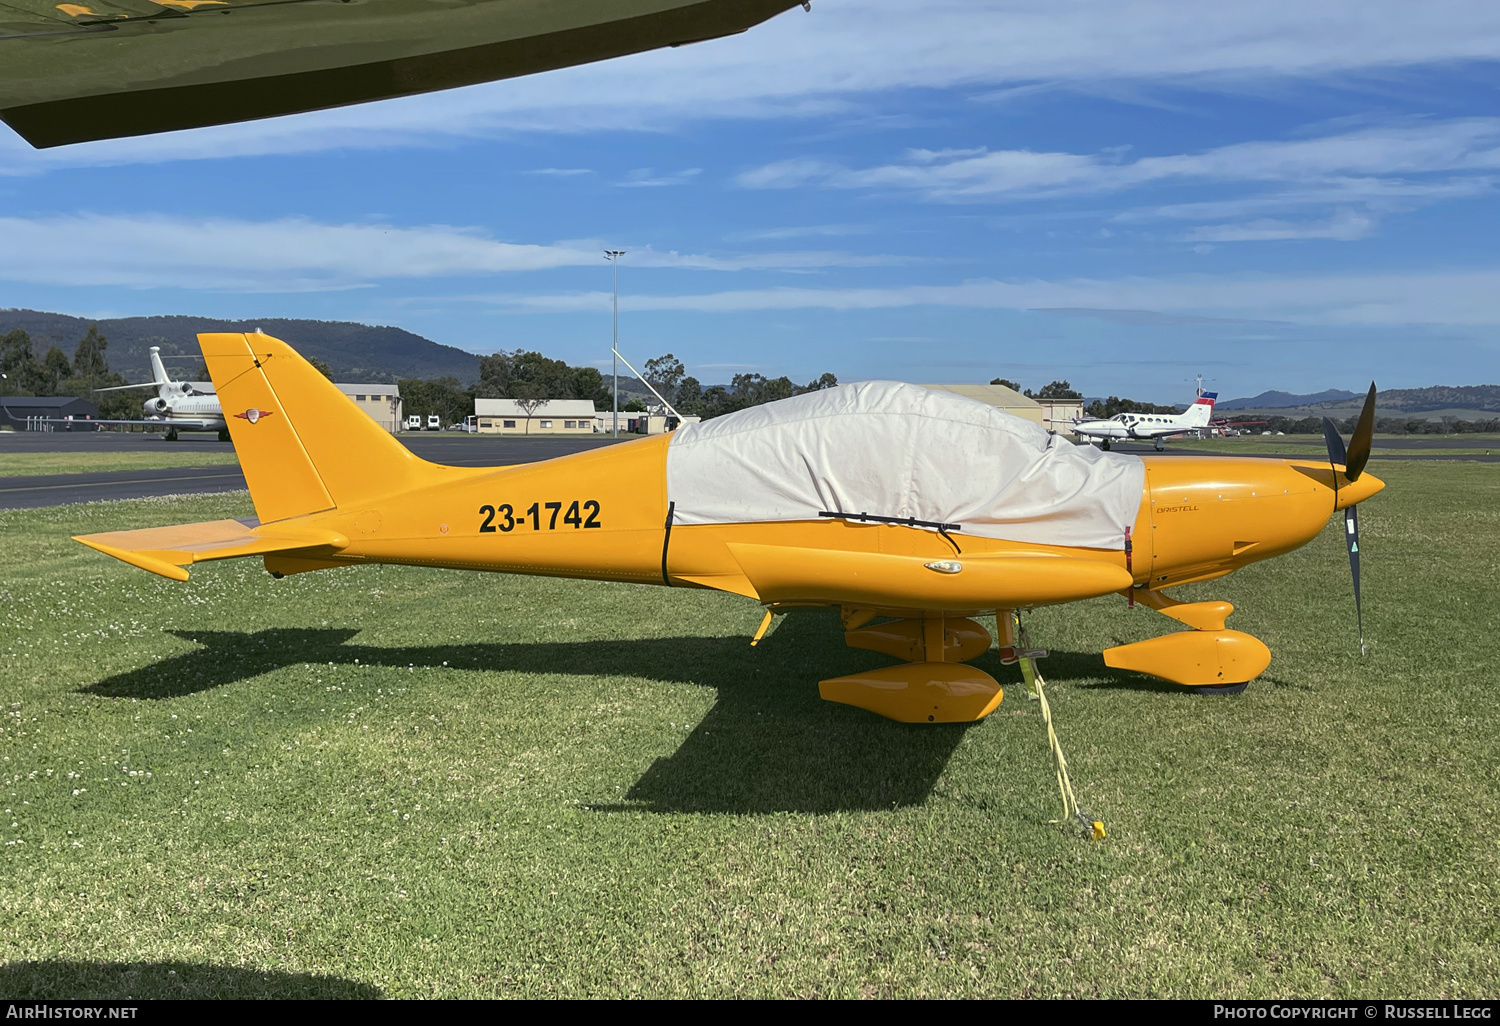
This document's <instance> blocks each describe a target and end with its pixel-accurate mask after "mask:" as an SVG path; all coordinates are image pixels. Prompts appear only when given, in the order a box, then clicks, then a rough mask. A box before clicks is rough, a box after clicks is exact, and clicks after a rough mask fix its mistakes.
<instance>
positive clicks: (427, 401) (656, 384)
mask: <svg viewBox="0 0 1500 1026" xmlns="http://www.w3.org/2000/svg"><path fill="white" fill-rule="evenodd" d="M643 374H644V376H645V380H646V381H647V382H648V383H649V384H650V385H651V387H653V388H655V389H656V391H657V392H659V393H660V394H661V396H662V398H664V399H666V400H667V402H669V403H671V404H672V407H673V408H674V409H676V410H677V411H678V412H679V413H681V414H683V415H684V416H697V417H702V418H703V419H704V420H708V419H709V418H711V417H719V416H722V415H724V414H726V413H733V412H735V411H736V410H744V409H748V408H749V407H751V406H759V405H761V404H762V403H769V402H774V401H775V400H777V399H786V398H789V397H790V396H794V395H801V394H803V393H804V392H816V391H820V390H821V389H825V388H832V387H833V386H834V385H837V384H838V383H839V382H838V378H836V377H834V376H833V375H832V374H824V375H822V376H821V377H819V378H817V379H815V380H813V381H810V382H808V383H807V384H805V385H799V384H797V383H795V382H793V381H792V379H791V378H788V377H785V376H783V377H779V378H768V377H766V376H765V375H763V374H736V375H734V377H733V378H732V379H731V380H730V382H729V384H727V385H708V386H704V385H703V384H702V383H701V382H700V381H699V380H698V379H697V378H695V377H692V376H691V375H689V374H688V373H687V368H686V367H684V366H683V364H682V361H681V360H679V359H677V357H675V356H673V355H672V354H671V353H667V354H666V355H664V356H658V357H656V358H655V359H653V360H647V361H646V364H645V369H644V371H643ZM397 384H398V385H399V386H400V389H401V405H402V409H403V410H404V411H405V413H407V414H408V415H410V414H416V415H418V416H421V417H427V416H429V415H431V414H434V413H435V414H437V415H438V416H440V417H442V418H443V422H444V423H449V424H451V423H457V422H458V421H461V420H463V419H464V418H465V417H467V416H469V415H470V414H472V413H473V412H474V400H475V399H515V400H517V401H519V402H521V403H522V404H531V403H535V404H537V405H538V406H541V404H542V403H544V402H545V401H546V400H549V399H587V400H589V401H590V402H592V403H593V404H594V409H595V410H597V411H600V412H603V411H607V410H609V409H611V408H612V407H613V392H612V389H611V387H610V385H611V381H610V379H609V378H608V377H606V376H605V375H604V374H603V373H601V372H600V371H599V370H598V369H597V368H595V367H573V366H569V365H568V364H567V363H566V362H565V361H563V360H554V359H551V358H549V357H546V356H543V355H542V354H541V353H538V352H534V351H530V350H523V349H516V350H511V351H505V350H501V351H500V352H498V353H495V354H494V355H493V356H484V357H481V358H480V360H479V381H478V382H476V383H475V384H474V385H472V386H470V387H468V388H465V387H464V386H463V385H462V384H460V383H459V380H458V379H457V378H452V377H443V378H402V379H400V381H398V382H397ZM621 398H622V401H621V403H620V410H621V412H623V413H640V412H644V411H645V410H646V408H647V406H648V403H649V404H650V405H655V402H654V400H643V399H641V398H640V397H638V396H630V397H628V398H627V397H624V396H622V397H621Z"/></svg>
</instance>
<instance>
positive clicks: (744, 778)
mask: <svg viewBox="0 0 1500 1026" xmlns="http://www.w3.org/2000/svg"><path fill="white" fill-rule="evenodd" d="M1377 472H1378V473H1379V474H1380V475H1381V476H1382V477H1383V478H1385V479H1386V480H1387V481H1388V482H1389V485H1390V487H1389V488H1388V489H1387V491H1386V492H1385V493H1383V494H1381V495H1379V496H1377V497H1375V498H1374V499H1372V500H1370V501H1369V502H1367V503H1366V504H1365V505H1364V507H1363V508H1362V509H1361V521H1362V527H1363V532H1364V539H1363V543H1364V544H1363V548H1364V567H1365V599H1366V610H1365V624H1366V634H1367V636H1368V638H1369V640H1370V654H1369V656H1368V657H1366V658H1361V657H1360V656H1359V653H1358V646H1357V644H1356V641H1355V634H1354V611H1353V606H1352V599H1351V596H1350V589H1349V582H1348V569H1347V566H1346V563H1345V557H1344V553H1343V548H1342V544H1341V540H1340V538H1339V533H1338V530H1337V529H1336V528H1335V527H1330V529H1329V530H1328V531H1326V532H1325V533H1324V534H1323V535H1322V536H1321V537H1319V538H1318V539H1317V540H1316V541H1314V543H1313V544H1311V545H1309V546H1308V547H1307V548H1305V549H1303V550H1301V551H1299V552H1297V553H1294V554H1292V555H1289V556H1286V557H1283V558H1281V559H1279V560H1274V561H1271V562H1268V563H1262V564H1258V565H1256V566H1253V567H1250V568H1248V569H1246V570H1243V571H1241V572H1239V573H1237V574H1235V575H1233V576H1232V577H1230V578H1227V579H1225V580H1222V581H1219V582H1214V583H1212V584H1208V585H1201V586H1196V587H1193V588H1187V589H1182V591H1183V592H1185V593H1188V594H1191V595H1192V596H1195V597H1210V596H1215V597H1224V598H1228V599H1230V600H1232V601H1233V602H1234V603H1235V604H1236V605H1237V606H1238V607H1239V611H1238V612H1237V613H1236V614H1235V615H1234V617H1232V618H1231V621H1230V624H1231V626H1234V627H1238V628H1240V629H1242V630H1247V631H1250V632H1252V633H1255V634H1257V635H1258V636H1260V637H1262V638H1264V639H1265V640H1266V642H1267V643H1268V644H1269V645H1270V646H1271V649H1272V651H1273V653H1274V654H1275V658H1274V661H1273V662H1272V664H1271V667H1270V669H1269V671H1268V672H1267V674H1266V676H1265V677H1263V678H1262V679H1260V680H1259V681H1257V682H1256V683H1253V684H1252V685H1251V686H1250V688H1249V690H1248V691H1246V692H1245V693H1244V694H1243V695H1241V696H1239V697H1236V698H1213V699H1206V698H1200V697H1197V696H1195V695H1192V694H1190V693H1187V692H1186V691H1184V690H1183V689H1179V688H1175V687H1173V686H1170V685H1165V684H1159V683H1154V682H1152V681H1151V680H1149V679H1146V678H1141V677H1136V676H1132V675H1129V674H1120V673H1116V672H1115V671H1111V670H1108V669H1106V668H1105V667H1104V665H1103V662H1102V660H1101V659H1100V657H1099V655H1098V653H1099V650H1100V649H1101V648H1103V647H1104V646H1107V645H1110V644H1114V643H1116V642H1117V641H1121V640H1134V639H1139V638H1142V637H1146V636H1148V635H1152V634H1156V633H1163V632H1165V631H1167V630H1170V629H1173V628H1175V626H1176V625H1175V624H1173V623H1171V622H1170V621H1168V620H1167V619H1166V618H1165V617H1161V616H1159V615H1157V614H1155V613H1152V612H1151V611H1149V610H1146V609H1144V608H1138V609H1136V610H1134V611H1130V610H1127V609H1126V608H1125V603H1124V602H1123V600H1119V599H1109V600H1099V601H1095V602H1089V603H1082V604H1078V605H1073V606H1068V607H1062V608H1057V609H1048V610H1042V611H1038V612H1037V613H1036V614H1034V615H1033V616H1032V617H1031V618H1030V621H1029V622H1030V624H1031V627H1032V630H1033V632H1034V635H1035V640H1036V641H1037V642H1038V643H1040V644H1044V645H1046V646H1047V647H1049V648H1051V649H1052V650H1053V655H1052V657H1051V658H1050V659H1048V660H1047V661H1045V663H1044V664H1043V669H1044V672H1045V673H1046V674H1047V677H1048V679H1049V681H1050V685H1051V689H1050V693H1051V694H1052V696H1053V697H1052V701H1053V706H1054V710H1055V712H1056V715H1057V720H1058V723H1059V729H1060V731H1061V736H1062V739H1063V743H1064V745H1065V746H1066V749H1067V752H1068V756H1069V759H1070V761H1071V763H1072V766H1073V769H1074V773H1075V778H1076V779H1075V783H1076V785H1077V787H1078V790H1079V794H1080V798H1081V800H1082V802H1083V805H1084V808H1085V809H1087V810H1088V811H1090V812H1092V813H1094V814H1095V815H1097V816H1099V817H1100V818H1102V819H1103V820H1104V822H1105V824H1106V826H1107V828H1108V831H1109V836H1108V838H1107V839H1106V840H1104V841H1102V842H1091V841H1087V840H1084V839H1082V838H1080V837H1079V836H1078V835H1077V834H1075V833H1072V832H1068V831H1065V830H1063V829H1061V828H1059V827H1057V826H1055V825H1051V824H1049V822H1048V821H1049V820H1051V819H1053V818H1055V817H1056V816H1057V814H1058V798H1057V793H1056V787H1055V784H1054V782H1053V779H1052V770H1051V766H1050V763H1049V759H1048V754H1047V746H1046V741H1045V737H1044V732H1043V728H1042V724H1041V721H1040V717H1039V714H1038V711H1037V708H1036V706H1035V705H1034V704H1029V703H1027V702H1026V700H1025V697H1024V689H1023V688H1022V687H1020V686H1019V682H1018V680H1017V674H1016V673H1015V672H1014V671H1013V670H1012V669H1011V668H1005V669H1002V668H1000V667H999V666H998V664H997V662H996V661H995V657H994V655H993V654H991V655H990V656H987V657H984V659H983V660H981V665H984V666H985V667H986V668H987V669H989V670H991V672H994V673H995V674H996V675H997V676H999V677H1000V678H1001V680H1002V683H1004V684H1005V685H1006V688H1007V692H1008V697H1007V699H1006V701H1005V702H1004V704H1002V705H1001V707H1000V708H999V710H998V711H997V712H996V713H995V714H994V715H993V716H991V717H990V718H989V719H987V720H985V721H983V722H981V723H979V724H974V725H970V726H967V727H965V726H936V727H933V726H915V725H901V724H896V723H890V722H887V721H885V720H881V719H879V718H877V717H875V716H872V715H870V714H868V713H865V712H862V711H860V710H857V709H852V708H848V707H843V706H837V705H832V704H828V703H824V702H821V701H819V699H818V697H817V690H816V683H815V682H816V681H817V680H818V679H819V678H821V677H828V676H833V675H836V674H840V673H844V672H849V671H852V670H854V669H858V668H863V667H870V666H875V665H880V664H882V663H883V662H884V661H885V660H884V658H883V657H881V656H878V655H876V654H874V653H870V652H861V651H856V650H850V649H846V648H844V647H842V645H841V643H840V635H839V631H838V628H837V624H836V621H835V620H834V618H833V617H832V616H831V615H829V614H825V613H816V612H810V613H805V614H797V615H793V616H788V617H786V618H782V619H778V621H777V626H776V628H775V629H774V632H773V633H772V634H771V635H770V636H769V637H768V639H767V640H766V641H765V642H764V643H763V644H762V645H761V647H759V648H757V649H751V648H750V647H749V645H748V639H749V636H750V634H751V632H752V631H753V630H754V627H755V625H756V623H757V621H758V619H759V607H757V606H756V605H755V604H754V603H753V602H750V601H748V600H745V599H741V598H738V597H735V596H729V595H718V594H714V593H709V592H701V591H667V590H663V589H659V588H646V587H638V586H625V585H607V584H595V583H583V582H574V581H553V580H543V579H526V578H510V577H500V576H488V575H475V574H463V573H457V572H443V571H437V570H424V569H404V568H392V567H366V568H354V569H344V570H337V571H324V572H320V573H313V574H306V575H301V576H296V577H291V578H287V579H285V580H282V581H273V580H272V579H271V578H270V577H269V576H268V575H267V574H265V573H264V571H263V570H262V569H261V568H260V565H259V563H258V562H257V561H254V560H243V561H238V562H234V563H218V564H209V565H206V566H204V567H200V568H197V569H195V570H194V571H193V579H192V581H190V582H189V583H187V584H177V583H173V582H169V581H165V580H162V579H160V578H156V577H152V576H150V575H147V574H145V573H143V572H140V571H137V570H133V569H131V568H129V567H127V566H124V565H123V564H119V563H116V562H114V561H112V560H109V559H107V558H105V557H103V556H101V555H99V554H97V553H94V552H91V551H89V550H87V549H84V548H83V547H82V546H79V545H77V544H75V543H73V542H71V541H69V540H68V536H69V535H70V534H75V533H79V532H85V531H100V530H107V529H113V528H127V527H141V526H148V525H155V524H166V523H173V522H178V521H183V520H202V519H209V518H214V517H226V516H235V515H244V514H248V513H249V512H250V506H249V502H248V499H247V497H246V496H245V495H244V494H243V493H239V494H230V495H224V496H207V497H197V498H192V499H185V500H173V501H166V500H155V501H135V502H119V503H107V504H95V505H87V506H72V507H62V508H54V509H45V510H26V511H10V512H0V537H3V538H4V539H5V542H6V544H5V545H4V546H3V547H0V602H3V604H0V657H3V660H4V676H3V680H4V686H3V710H0V711H3V713H4V717H5V720H6V722H5V724H4V726H3V732H0V783H3V785H4V788H3V802H4V804H3V806H0V808H4V809H5V813H4V819H3V820H0V996H4V997H40V996H70V997H77V996H124V995H131V996H133V997H155V996H174V995H183V996H210V995H266V996H272V995H274V996H297V995H329V996H376V995H383V996H389V997H416V996H494V995H518V996H545V995H567V996H581V995H594V996H609V997H613V996H618V995H630V994H642V995H653V996H655V995H752V996H772V995H774V996H812V995H824V996H919V995H931V996H959V995H962V996H977V995H991V996H1060V995H1085V996H1130V995H1163V996H1168V995H1170V996H1198V997H1206V996H1221V997H1268V996H1288V995H1304V996H1345V995H1359V996H1376V995H1380V996H1391V997H1397V996H1434V997H1436V996H1452V997H1459V996H1463V997H1482V996H1488V997H1494V996H1495V995H1496V992H1497V990H1500V986H1497V983H1496V981H1497V979H1500V955H1497V950H1500V948H1497V941H1500V927H1497V924H1500V901H1497V897H1500V846H1497V840H1496V833H1495V824H1496V822H1497V819H1500V808H1497V804H1500V803H1497V794H1500V779H1497V776H1500V775H1497V765H1500V760H1497V758H1496V750H1495V738H1496V735H1497V727H1500V715H1497V713H1496V710H1495V701H1496V689H1495V683H1496V670H1495V659H1496V656H1497V654H1500V646H1497V643H1496V641H1495V632H1496V627H1497V623H1496V619H1497V611H1500V598H1497V595H1496V588H1495V582H1496V579H1497V574H1500V468H1496V467H1492V466H1489V465H1483V464H1453V463H1450V464H1422V463H1395V464H1382V465H1381V467H1379V468H1378V470H1377Z"/></svg>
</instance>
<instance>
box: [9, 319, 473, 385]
mask: <svg viewBox="0 0 1500 1026" xmlns="http://www.w3.org/2000/svg"><path fill="white" fill-rule="evenodd" d="M95 323H97V324H98V325H99V330H100V331H101V332H102V333H103V334H104V335H105V336H106V337H107V338H108V339H109V350H108V356H109V365H110V369H112V370H116V371H119V372H120V373H122V374H124V375H125V377H126V378H127V379H129V380H132V381H144V380H146V379H147V378H149V377H150V376H151V371H150V366H149V364H148V363H147V360H146V351H147V350H148V349H149V348H150V347H151V346H161V350H162V355H163V356H186V357H190V359H188V360H183V361H180V362H177V363H175V364H170V365H169V368H168V369H169V370H175V371H178V372H180V373H183V374H191V373H193V371H194V370H195V369H196V368H197V365H198V361H199V360H200V359H201V355H200V354H199V351H198V339H197V334H198V332H200V331H253V330H255V329H256V328H262V329H264V330H265V332H266V334H268V335H274V336H276V337H277V338H280V339H284V340H285V341H287V342H290V343H291V344H292V345H293V346H295V347H296V348H297V350H298V352H301V353H303V354H304V355H306V356H315V357H317V358H318V359H319V360H322V361H323V362H324V363H326V364H328V366H329V368H330V369H331V370H332V371H333V376H334V377H335V378H336V379H338V380H339V381H349V382H362V381H370V382H374V381H395V380H396V379H397V378H440V377H448V376H451V377H455V378H457V379H458V380H459V381H460V382H461V383H462V384H464V385H469V384H472V383H473V382H474V381H476V380H477V379H478V378H479V357H478V356H476V355H474V354H473V353H467V352H464V351H463V350H462V349H456V348H454V347H453V346H445V345H440V344H438V343H436V342H434V341H432V340H431V339H426V338H423V337H422V336H421V335H414V334H412V333H411V332H409V331H404V330H402V329H401V328H388V327H375V326H372V325H368V324H355V323H353V322H351V321H307V320H285V319H282V318H274V317H267V318H262V319H259V320H254V319H251V320H243V321H220V320H214V319H212V318H208V317H183V316H172V317H119V318H113V319H108V320H101V321H91V320H89V319H88V318H86V317H70V316H68V315H66V314H55V313H44V312H41V311H38V310H0V335H3V334H5V333H6V332H8V331H11V330H13V329H15V328H23V329H25V330H26V331H27V332H28V333H29V334H30V335H31V337H32V339H33V341H34V342H35V343H36V345H37V347H38V348H39V349H40V350H41V352H45V351H46V350H47V347H48V346H53V345H56V346H58V347H59V348H61V349H62V350H63V352H65V353H67V354H68V356H69V357H71V356H72V355H73V347H74V346H76V345H77V344H78V340H79V339H80V338H82V337H83V336H84V333H85V332H87V331H88V329H89V325H90V324H95Z"/></svg>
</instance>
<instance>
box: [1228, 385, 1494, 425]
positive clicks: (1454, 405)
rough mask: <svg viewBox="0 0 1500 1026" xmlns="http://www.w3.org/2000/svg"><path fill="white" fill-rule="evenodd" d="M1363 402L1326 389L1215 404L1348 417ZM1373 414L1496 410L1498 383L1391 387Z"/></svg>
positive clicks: (1467, 414)
mask: <svg viewBox="0 0 1500 1026" xmlns="http://www.w3.org/2000/svg"><path fill="white" fill-rule="evenodd" d="M1363 403H1364V393H1362V392H1345V391H1342V390H1340V389H1336V388H1330V389H1328V390H1327V391H1324V392H1318V393H1315V394H1313V395H1292V394H1291V393H1288V392H1262V393H1261V394H1260V395H1258V396H1254V397H1252V398H1249V399H1231V400H1230V401H1229V402H1227V403H1218V404H1217V408H1218V409H1219V410H1222V411H1224V412H1233V413H1253V414H1256V415H1261V414H1280V415H1282V416H1298V417H1307V416H1313V417H1333V418H1335V419H1338V418H1342V417H1348V416H1352V415H1353V414H1355V413H1358V412H1359V408H1360V406H1361V405H1363ZM1376 410H1377V415H1378V416H1381V417H1410V416H1418V417H1419V418H1425V419H1429V420H1431V419H1436V418H1438V417H1441V416H1444V415H1451V416H1457V417H1460V418H1465V419H1468V418H1474V417H1480V416H1482V415H1484V414H1496V413H1500V385H1431V386H1429V387H1427V388H1392V389H1388V390H1386V391H1382V392H1381V393H1379V401H1378V405H1377V408H1376Z"/></svg>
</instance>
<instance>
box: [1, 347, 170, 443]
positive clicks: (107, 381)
mask: <svg viewBox="0 0 1500 1026" xmlns="http://www.w3.org/2000/svg"><path fill="white" fill-rule="evenodd" d="M37 348H38V347H37V345H36V343H35V342H34V341H33V339H32V337H31V335H30V333H29V332H27V331H26V330H25V329H24V328H16V329H14V330H13V331H9V332H7V333H6V334H5V335H3V336H0V374H4V375H5V377H4V379H0V394H3V395H22V396H50V395H70V396H77V397H78V398H80V399H87V400H89V401H90V402H92V403H93V404H94V405H95V406H97V407H98V408H99V415H100V416H101V417H103V418H105V419H106V420H119V419H129V418H133V417H139V416H140V415H141V405H140V404H141V397H140V396H139V395H134V394H130V393H126V392H95V391H94V390H95V389H99V388H109V387H111V386H114V385H123V384H125V379H124V378H122V377H121V376H120V375H119V374H117V373H115V372H114V371H111V370H110V369H109V356H108V353H107V350H108V348H109V339H108V338H107V337H106V336H105V335H103V334H102V333H101V332H100V331H99V325H97V324H91V325H89V329H88V331H87V332H86V333H85V334H84V336H83V338H81V339H79V340H78V344H77V345H76V346H75V347H74V348H73V356H72V358H71V359H69V358H68V354H67V353H65V352H64V351H63V350H62V348H61V347H60V346H56V345H53V346H49V347H48V348H47V351H46V352H45V353H43V354H41V355H40V356H39V355H37Z"/></svg>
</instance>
